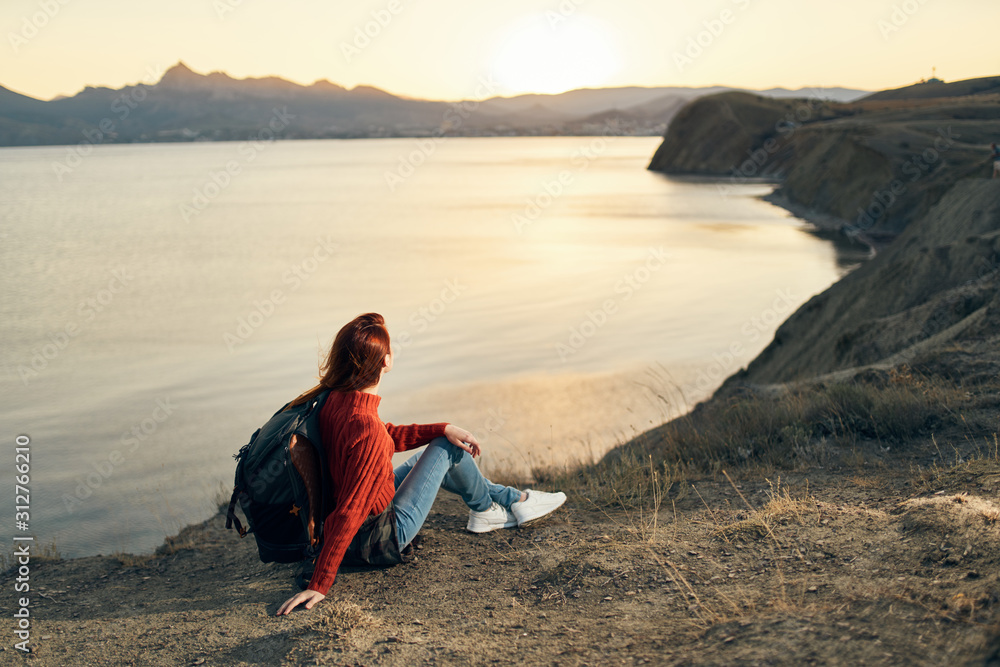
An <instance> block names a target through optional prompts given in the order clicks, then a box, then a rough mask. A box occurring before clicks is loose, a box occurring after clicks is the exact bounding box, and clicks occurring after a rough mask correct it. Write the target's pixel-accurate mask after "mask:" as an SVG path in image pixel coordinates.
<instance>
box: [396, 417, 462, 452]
mask: <svg viewBox="0 0 1000 667" xmlns="http://www.w3.org/2000/svg"><path fill="white" fill-rule="evenodd" d="M447 426H448V424H446V423H441V424H407V425H405V426H396V425H394V424H386V425H385V430H386V431H388V432H389V437H390V438H392V444H393V449H394V450H395V451H397V452H405V451H408V450H411V449H416V448H417V447H423V446H424V445H426V444H427V443H428V442H430V441H431V440H433V439H434V438H441V437H445V427H447Z"/></svg>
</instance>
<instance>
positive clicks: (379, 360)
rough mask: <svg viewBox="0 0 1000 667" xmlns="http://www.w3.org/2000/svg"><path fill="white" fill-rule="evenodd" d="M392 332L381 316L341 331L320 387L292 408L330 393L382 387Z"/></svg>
mask: <svg viewBox="0 0 1000 667" xmlns="http://www.w3.org/2000/svg"><path fill="white" fill-rule="evenodd" d="M391 349H392V348H391V347H390V342H389V330H388V329H386V328H385V319H384V318H383V317H382V316H381V315H379V314H378V313H365V314H364V315H358V316H357V317H355V318H354V319H353V320H351V321H350V322H348V323H347V324H345V325H344V326H343V327H341V329H340V331H338V332H337V337H336V338H334V339H333V345H332V346H330V353H329V354H328V355H327V357H326V360H325V361H324V362H323V364H322V365H321V366H320V368H319V371H320V378H319V384H318V385H316V386H315V387H313V388H312V389H310V390H309V391H307V392H305V393H304V394H302V395H301V396H299V397H298V398H296V399H295V400H294V401H292V402H291V403H290V404H289V407H291V406H293V405H299V404H301V403H305V402H306V401H309V400H311V399H312V398H313V397H315V396H316V395H318V394H319V393H321V392H323V391H326V390H327V389H329V390H331V391H342V392H348V391H361V390H362V389H367V388H368V387H371V386H374V385H376V384H378V381H379V378H380V377H381V375H382V368H383V367H384V366H385V356H386V355H387V354H389V353H390V351H391Z"/></svg>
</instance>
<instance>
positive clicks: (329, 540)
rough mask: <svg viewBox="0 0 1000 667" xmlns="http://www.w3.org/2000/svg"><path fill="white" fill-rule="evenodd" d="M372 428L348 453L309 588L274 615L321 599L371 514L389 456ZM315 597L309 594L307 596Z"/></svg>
mask: <svg viewBox="0 0 1000 667" xmlns="http://www.w3.org/2000/svg"><path fill="white" fill-rule="evenodd" d="M384 437H385V436H384V435H381V436H380V435H379V432H378V430H377V429H375V428H367V429H365V432H364V433H363V435H362V436H361V437H360V438H359V439H358V440H357V441H356V442H355V443H354V445H353V446H352V447H351V448H350V449H349V450H348V452H347V455H346V457H345V458H344V462H343V465H344V468H345V470H346V471H350V472H349V473H348V474H346V475H344V477H343V483H342V484H341V485H340V486H339V487H338V489H337V499H336V508H335V509H334V510H333V511H332V512H330V514H329V515H327V517H326V521H325V522H324V523H323V548H322V550H321V551H320V554H319V557H318V558H317V559H316V567H315V569H314V570H313V575H312V578H311V579H310V581H309V588H308V590H306V591H303V592H302V593H297V594H296V595H295V596H293V597H292V598H290V599H289V600H287V601H286V602H285V603H284V604H283V605H281V607H279V608H278V612H277V615H278V616H281V615H283V614H287V613H288V612H290V611H291V610H292V609H294V608H295V607H297V606H298V605H299V604H301V603H303V602H305V603H306V609H310V608H312V605H314V604H316V603H317V602H319V601H320V600H322V599H323V598H324V597H325V596H326V593H327V591H328V590H329V589H330V586H332V585H333V582H334V580H335V579H336V577H337V569H338V568H339V567H340V563H341V561H342V560H343V559H344V554H345V553H346V552H347V548H348V547H349V546H350V545H351V540H353V539H354V535H355V534H356V533H357V532H358V529H359V528H361V524H363V523H364V521H365V518H366V517H367V516H368V514H369V513H370V511H371V508H372V503H373V501H374V497H375V490H376V486H377V484H378V482H379V479H380V477H379V474H378V473H379V472H380V470H381V469H382V468H383V466H384V463H385V461H384V459H385V458H386V457H387V455H388V451H389V448H388V444H389V443H387V442H384V440H382V438H384ZM310 592H312V593H315V595H308V593H310Z"/></svg>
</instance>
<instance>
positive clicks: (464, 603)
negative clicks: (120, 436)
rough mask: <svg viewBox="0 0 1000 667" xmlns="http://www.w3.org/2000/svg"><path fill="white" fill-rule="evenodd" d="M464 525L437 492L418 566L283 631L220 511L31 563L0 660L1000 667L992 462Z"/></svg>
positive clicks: (350, 586)
mask: <svg viewBox="0 0 1000 667" xmlns="http://www.w3.org/2000/svg"><path fill="white" fill-rule="evenodd" d="M465 522H466V512H465V510H464V508H463V507H462V506H461V504H460V503H459V502H457V501H456V500H455V499H454V498H453V497H450V496H447V495H446V494H442V496H441V497H440V498H439V500H438V502H437V503H436V505H435V508H434V511H433V512H432V515H431V517H430V518H429V520H428V523H427V524H426V526H425V528H424V530H423V531H422V534H423V536H424V540H423V543H422V545H421V548H420V549H419V550H418V551H417V558H416V559H415V560H414V561H413V562H411V563H408V564H405V565H399V566H396V567H392V568H387V569H358V568H346V569H344V570H343V571H342V572H341V573H340V575H339V577H338V580H337V583H336V584H335V585H334V587H333V588H332V589H331V593H330V595H328V597H327V598H326V599H325V600H323V601H322V602H321V603H320V604H318V605H317V606H316V607H314V608H313V609H312V610H311V611H296V612H294V613H293V614H291V615H290V616H287V617H281V618H278V617H275V616H274V614H275V611H276V610H277V608H278V606H279V605H280V604H281V603H282V602H283V601H284V600H285V599H287V598H288V597H290V596H291V595H292V594H293V593H294V591H295V590H296V587H295V584H294V582H293V577H294V575H295V573H296V572H297V571H298V566H297V565H275V564H263V563H261V562H260V561H259V560H258V559H257V554H256V550H255V547H254V544H253V541H252V538H249V537H248V538H246V539H243V540H240V539H239V538H238V537H237V536H236V535H235V533H234V532H232V531H228V532H227V531H225V530H224V527H223V516H222V515H221V514H220V515H217V516H215V517H213V518H211V519H209V520H208V521H206V522H205V523H203V524H201V525H196V526H191V527H189V528H187V529H185V530H184V531H182V532H181V533H180V534H179V535H178V536H176V537H173V538H170V539H168V540H167V542H166V543H165V544H164V546H163V547H162V548H161V550H160V553H158V554H156V555H153V556H129V555H118V556H98V557H91V558H81V559H75V560H67V561H49V562H38V561H35V562H33V563H32V572H31V587H32V588H31V593H30V596H31V614H32V616H31V618H32V625H31V633H32V634H31V642H30V646H31V647H32V649H33V651H32V653H31V654H30V655H23V654H22V653H21V652H20V651H17V650H15V649H14V648H13V643H14V640H13V639H11V638H12V637H13V634H12V629H13V624H12V622H11V616H10V614H5V617H6V621H5V623H4V625H5V626H6V627H7V628H9V629H10V630H9V631H8V632H5V636H6V637H7V640H6V641H5V642H4V646H3V650H2V655H0V662H2V663H3V664H20V663H22V662H23V663H26V664H32V665H39V666H42V665H46V666H48V665H53V666H55V665H60V666H61V665H279V664H289V665H315V664H345V665H371V664H384V665H407V666H410V665H417V664H472V665H476V664H494V663H495V664H510V663H511V662H512V661H516V662H519V663H522V664H531V665H550V664H551V665H604V664H626V665H631V664H656V665H733V664H743V665H803V664H823V665H860V664H869V665H871V664H878V665H965V664H968V665H986V664H989V665H997V664H1000V630H998V628H1000V626H998V623H997V621H998V620H1000V615H998V614H997V608H998V607H997V605H998V601H1000V568H998V562H1000V540H998V538H1000V463H998V461H997V460H996V458H995V457H992V458H991V457H984V458H980V459H979V460H977V461H973V462H968V461H966V462H964V463H962V464H961V465H959V466H957V467H955V468H951V469H949V470H947V471H944V472H940V471H939V472H937V473H935V474H933V475H929V476H926V475H925V476H923V477H920V476H914V474H913V469H912V467H911V466H910V464H909V463H906V462H903V461H901V460H900V461H895V462H893V461H881V462H878V463H877V464H865V465H859V466H858V467H857V468H856V469H855V470H838V471H831V470H822V469H814V470H808V471H799V472H796V473H794V474H789V475H786V476H784V477H783V478H782V479H781V482H780V486H779V485H778V482H777V480H776V479H772V480H771V481H770V482H768V481H766V480H764V479H759V478H758V479H756V480H749V479H739V478H737V479H736V480H735V482H733V483H730V482H729V481H727V480H726V479H725V478H721V479H714V480H704V481H694V482H693V483H691V482H686V483H683V484H676V485H674V487H672V489H671V490H670V492H669V493H668V495H667V497H665V498H663V499H662V500H661V502H660V508H659V511H658V512H655V513H652V512H650V511H649V510H646V511H644V512H641V513H640V512H638V511H625V510H624V509H623V508H621V507H619V508H614V507H608V508H599V507H596V506H595V505H594V504H593V503H590V502H588V500H587V499H585V498H581V497H578V496H574V497H572V498H571V500H570V501H569V502H568V503H567V504H566V506H564V507H563V508H561V509H560V510H559V511H558V512H556V513H555V514H554V515H552V516H551V517H549V518H548V519H546V520H544V521H542V522H540V523H538V524H536V525H532V526H527V527H524V528H520V529H507V530H503V531H497V532H493V533H488V534H484V535H472V534H469V533H466V532H465V531H464V527H465ZM13 577H14V574H13V573H12V572H7V573H6V574H5V576H4V578H3V589H4V590H7V591H10V590H12V587H13ZM15 659H16V663H15Z"/></svg>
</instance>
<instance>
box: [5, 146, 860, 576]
mask: <svg viewBox="0 0 1000 667" xmlns="http://www.w3.org/2000/svg"><path fill="white" fill-rule="evenodd" d="M657 144H658V139H655V138H618V139H608V140H605V139H591V138H579V137H573V138H498V139H453V140H449V141H445V142H442V143H440V144H438V145H437V147H436V150H435V151H434V152H433V154H431V155H429V156H426V159H425V160H420V159H419V158H420V157H421V156H420V155H418V154H417V153H414V151H416V150H417V143H416V142H415V141H413V140H406V139H400V140H363V141H307V142H283V143H273V144H263V145H261V146H260V149H259V150H256V152H255V151H254V150H248V149H247V146H245V145H244V146H241V145H240V144H237V143H212V144H169V145H135V146H100V147H96V148H95V149H94V151H93V152H92V153H91V154H90V155H87V156H85V157H84V158H83V159H82V161H81V162H80V164H79V165H78V166H76V167H75V168H74V169H73V170H72V171H71V172H70V173H63V174H62V178H61V179H60V178H58V177H57V175H56V174H55V172H54V170H53V163H54V162H55V161H64V160H65V158H66V152H67V149H66V148H49V147H45V148H28V149H2V150H0V202H2V211H3V218H2V228H0V242H2V244H0V262H2V273H3V290H2V305H0V311H2V319H0V335H2V340H3V347H2V352H0V355H2V361H3V371H4V372H3V376H2V380H0V381H2V392H3V401H2V404H0V425H2V432H3V434H4V438H6V440H7V441H8V456H9V457H10V460H11V461H13V447H14V439H15V437H16V436H17V435H18V434H24V435H27V436H28V437H30V439H31V445H30V447H31V456H32V458H31V487H30V488H31V522H30V523H31V525H30V531H29V532H30V533H32V534H35V535H37V536H38V538H39V539H40V540H41V541H43V542H49V541H52V540H55V542H56V544H57V546H58V548H59V550H60V552H61V553H62V555H63V556H79V555H87V554H94V553H110V552H112V551H115V550H128V551H136V552H141V551H150V550H152V549H153V548H155V547H156V546H157V545H158V544H159V543H160V542H161V541H162V538H163V536H164V535H165V534H172V533H175V532H176V531H177V530H178V529H179V528H180V527H182V526H183V525H185V524H187V523H190V522H192V521H196V520H201V519H204V518H205V517H207V516H208V515H209V513H210V512H211V511H212V510H213V508H214V501H215V499H216V497H217V496H218V494H219V489H220V487H229V486H231V484H232V473H233V460H232V458H231V455H232V454H233V453H234V452H235V451H236V450H237V449H238V448H239V447H240V446H241V445H242V444H244V443H245V442H246V440H247V438H248V436H249V434H250V433H251V432H252V431H253V430H254V429H255V428H256V427H257V426H259V425H260V424H261V423H262V422H263V421H265V420H266V418H267V417H268V416H269V415H270V414H271V412H273V411H274V410H275V409H276V408H277V407H279V406H280V405H281V404H282V403H283V402H285V401H287V400H288V399H290V398H291V397H293V396H294V395H296V394H297V393H299V392H300V391H301V390H303V389H305V388H307V387H308V386H310V384H311V382H312V379H313V378H314V377H315V374H316V362H317V358H318V355H319V353H320V351H321V350H322V349H323V348H324V347H326V346H328V345H329V342H330V340H331V339H332V336H333V334H334V333H335V332H336V331H337V329H338V328H339V327H340V326H341V325H342V324H343V323H344V322H346V321H347V320H349V319H350V318H352V317H354V316H355V315H357V314H359V313H361V312H366V311H377V312H381V313H382V314H383V315H385V317H386V319H387V321H388V324H389V329H390V332H391V334H392V335H393V338H394V341H395V342H396V346H397V359H396V364H395V369H394V370H393V372H392V373H391V375H389V376H388V377H387V378H386V381H385V382H384V391H383V396H384V398H383V401H382V407H381V414H382V417H383V419H386V420H387V421H394V422H410V421H418V422H432V421H453V422H455V423H459V424H461V425H463V426H465V427H467V428H469V429H472V430H474V431H476V432H477V433H479V434H480V436H481V438H482V439H483V440H485V441H486V449H487V452H488V453H487V454H486V456H485V457H484V466H485V467H486V468H487V469H494V470H496V469H498V468H505V467H513V468H522V469H523V468H524V467H526V466H530V465H535V464H539V463H551V462H565V461H569V460H576V459H584V460H586V459H589V458H593V457H597V456H600V455H601V454H602V453H603V452H605V451H606V450H607V449H608V448H610V447H612V446H613V445H614V444H616V443H617V442H619V441H621V440H622V439H623V438H627V437H629V436H631V435H633V434H635V433H637V432H640V431H642V430H645V429H646V428H649V427H650V426H652V425H655V424H658V423H660V422H662V421H663V420H664V419H666V418H667V417H668V416H670V415H672V414H676V413H677V412H678V411H680V410H683V409H684V408H685V406H687V405H689V404H690V403H691V402H692V401H695V400H697V399H699V398H701V397H703V396H704V395H705V394H706V393H708V392H710V391H711V390H712V389H713V388H714V387H715V386H717V385H718V384H719V382H721V380H722V379H723V377H724V376H725V375H728V374H729V373H731V372H733V371H735V370H737V369H738V368H739V367H740V366H742V365H745V364H746V363H747V362H748V361H749V360H750V359H752V358H753V356H754V355H755V354H756V353H757V352H758V351H759V350H760V349H762V348H763V347H764V346H765V345H766V344H767V342H768V341H769V340H770V338H771V336H772V335H773V332H774V329H775V328H776V327H777V325H778V324H779V322H780V321H781V320H782V319H784V317H786V316H787V315H788V314H789V313H790V312H791V310H792V309H794V308H796V307H797V306H798V305H799V304H801V303H803V302H804V301H805V300H806V299H808V298H809V297H810V296H812V295H813V294H815V293H817V292H819V291H821V290H823V289H824V288H826V287H827V286H828V285H830V284H831V283H832V282H833V281H835V280H836V279H837V278H838V277H839V276H841V275H842V274H843V273H844V272H845V271H846V270H847V269H848V266H849V262H850V261H851V260H850V258H845V257H843V256H838V253H837V251H836V250H835V248H834V247H833V246H832V245H831V244H830V243H829V242H827V241H823V240H821V239H818V238H816V237H814V236H813V235H811V234H810V233H808V230H807V228H806V226H805V225H804V224H803V223H802V222H800V221H798V220H796V219H794V218H791V217H789V216H788V214H787V213H785V212H784V211H782V210H780V209H777V208H774V207H772V206H770V205H769V204H766V203H764V202H762V201H760V200H759V199H758V197H759V196H760V195H763V194H766V193H767V192H768V191H769V186H766V185H746V186H742V187H739V188H737V189H736V193H735V194H733V192H732V191H731V190H730V191H729V195H728V196H725V197H723V196H720V194H719V191H718V188H717V187H716V186H715V185H712V184H706V183H689V182H677V181H672V180H668V179H666V178H664V177H662V176H659V175H656V174H652V173H649V172H647V171H645V169H644V168H645V165H646V164H647V162H648V160H649V157H650V155H651V154H652V152H653V151H654V150H655V148H656V145H657ZM251 157H252V159H250V158H251ZM417 161H422V162H423V164H421V165H420V166H418V167H417V168H416V169H414V170H413V173H412V174H410V175H407V177H406V178H403V179H402V181H401V182H400V181H399V180H398V179H395V178H391V177H390V178H387V173H388V174H398V173H403V174H409V171H408V170H407V169H405V168H403V169H402V172H400V171H399V170H400V169H401V165H404V164H406V163H410V162H417ZM227 164H228V166H229V167H230V171H231V172H236V171H237V170H238V173H233V174H226V175H225V176H223V175H221V174H223V173H224V172H225V171H226V168H227ZM388 181H392V183H391V184H390V183H389V182H388ZM390 185H391V186H392V187H390ZM5 469H7V470H9V469H10V468H7V467H5ZM11 478H12V475H4V477H3V479H0V492H2V493H3V494H4V496H3V497H5V498H12V497H13V495H14V489H13V480H12V479H11ZM10 526H11V524H10V522H9V521H8V522H5V524H4V527H3V528H2V529H0V533H8V537H9V533H10V532H12V528H11V527H10Z"/></svg>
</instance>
